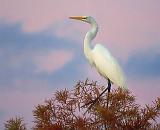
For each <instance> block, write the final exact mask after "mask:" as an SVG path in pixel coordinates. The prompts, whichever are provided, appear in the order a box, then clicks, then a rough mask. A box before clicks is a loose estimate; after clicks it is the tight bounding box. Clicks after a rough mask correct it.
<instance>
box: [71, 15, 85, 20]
mask: <svg viewBox="0 0 160 130" xmlns="http://www.w3.org/2000/svg"><path fill="white" fill-rule="evenodd" d="M69 18H70V19H76V20H81V21H83V19H86V17H85V16H73V17H69Z"/></svg>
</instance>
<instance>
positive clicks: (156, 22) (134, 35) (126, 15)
mask: <svg viewBox="0 0 160 130" xmlns="http://www.w3.org/2000/svg"><path fill="white" fill-rule="evenodd" d="M71 3H72V4H71ZM159 5H160V2H159V1H157V0H156V1H146V0H141V1H119V2H117V1H116V2H113V1H111V0H102V1H101V2H100V1H98V0H95V1H91V0H85V1H80V2H78V1H74V0H70V1H69V2H68V1H64V0H59V1H51V0H46V1H43V0H34V1H32V0H23V1H20V0H14V1H9V0H1V5H0V17H1V19H2V20H3V21H7V22H9V23H21V25H22V28H23V31H26V32H38V31H44V30H47V29H49V28H52V27H53V30H54V33H55V34H57V35H58V36H61V37H66V36H67V37H69V38H72V39H75V37H76V39H78V41H80V39H81V41H83V40H82V38H83V36H84V34H83V33H82V32H85V30H87V27H88V26H87V25H82V24H80V23H79V22H76V21H74V22H73V21H71V20H69V19H68V17H69V16H71V15H92V16H94V17H95V18H96V19H97V21H98V23H99V26H100V29H99V33H98V36H97V38H96V40H95V42H102V43H104V44H105V43H106V46H107V48H109V50H111V52H113V54H115V55H116V56H117V57H118V58H121V59H124V60H125V61H126V60H127V58H128V57H129V55H130V54H132V53H133V51H135V50H141V49H143V50H145V49H148V48H150V47H151V46H152V45H153V43H154V44H155V45H157V44H158V43H159V42H160V38H159V34H160V28H159V27H160V17H159V13H158V12H160V8H159ZM104 12H105V13H104ZM71 23H72V24H74V25H72V24H71ZM57 25H58V29H55V28H56V27H57ZM66 25H67V26H66ZM69 35H70V36H69Z"/></svg>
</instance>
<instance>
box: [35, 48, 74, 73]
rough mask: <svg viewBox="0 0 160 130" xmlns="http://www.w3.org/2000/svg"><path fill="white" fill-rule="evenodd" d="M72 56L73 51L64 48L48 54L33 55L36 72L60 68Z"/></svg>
mask: <svg viewBox="0 0 160 130" xmlns="http://www.w3.org/2000/svg"><path fill="white" fill-rule="evenodd" d="M72 58H73V53H72V52H69V51H65V50H56V51H53V52H49V53H48V54H44V55H38V56H36V57H35V60H34V61H35V64H36V67H37V68H36V72H38V73H40V72H47V73H53V72H54V71H56V70H59V69H61V68H62V67H63V66H65V65H66V64H67V63H68V62H69V61H71V60H72Z"/></svg>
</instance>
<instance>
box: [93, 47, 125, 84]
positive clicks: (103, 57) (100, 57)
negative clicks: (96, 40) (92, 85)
mask: <svg viewBox="0 0 160 130" xmlns="http://www.w3.org/2000/svg"><path fill="white" fill-rule="evenodd" d="M92 52H93V55H92V58H93V62H94V65H95V67H96V69H97V70H98V72H99V73H100V74H101V75H102V76H103V77H105V78H106V79H107V78H109V79H110V80H111V81H112V82H113V83H114V84H116V85H117V86H119V87H126V82H125V76H124V74H123V72H122V69H121V67H120V65H119V64H118V62H117V61H116V59H115V58H114V57H113V56H112V55H111V54H110V52H109V51H108V50H107V49H106V48H105V47H103V46H102V45H101V44H96V46H95V47H94V49H93V50H92Z"/></svg>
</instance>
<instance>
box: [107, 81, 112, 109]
mask: <svg viewBox="0 0 160 130" xmlns="http://www.w3.org/2000/svg"><path fill="white" fill-rule="evenodd" d="M110 91H111V81H110V79H108V95H107V108H108V103H109V94H110Z"/></svg>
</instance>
